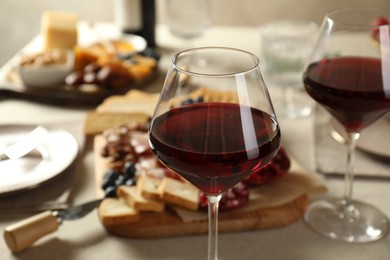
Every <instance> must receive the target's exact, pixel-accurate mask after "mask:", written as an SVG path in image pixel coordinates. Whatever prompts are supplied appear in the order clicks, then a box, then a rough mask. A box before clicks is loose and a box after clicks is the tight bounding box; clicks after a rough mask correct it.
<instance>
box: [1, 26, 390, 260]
mask: <svg viewBox="0 0 390 260" xmlns="http://www.w3.org/2000/svg"><path fill="white" fill-rule="evenodd" d="M157 42H158V46H159V47H158V50H159V51H160V53H161V54H162V59H161V62H160V72H161V75H160V76H159V77H158V78H157V79H156V81H154V82H153V83H151V84H150V85H147V86H145V88H144V90H145V91H148V92H158V91H159V90H160V88H161V86H162V82H163V80H164V73H165V70H166V68H167V64H168V62H169V58H170V57H171V55H172V53H173V52H174V51H175V49H177V48H180V47H182V42H181V41H180V40H178V39H175V38H173V37H172V36H171V35H170V34H169V32H168V31H167V29H166V27H165V26H164V25H159V27H158V28H157ZM192 44H193V45H223V46H231V47H237V48H241V49H245V50H248V51H251V52H253V53H256V54H258V53H259V46H260V39H259V35H258V30H257V29H256V28H251V27H234V28H231V27H213V28H211V29H210V31H209V32H208V33H207V34H206V35H205V36H204V37H202V38H200V39H198V40H196V41H195V42H193V43H192ZM270 92H271V96H272V97H273V98H277V97H278V95H279V92H278V90H277V89H274V88H273V87H272V86H270ZM307 102H311V100H310V99H309V98H308V97H307ZM0 111H1V116H0V124H10V123H23V124H30V123H31V124H57V125H61V124H62V125H63V126H64V128H65V129H66V127H67V126H69V124H74V125H76V126H77V125H81V126H82V123H83V121H84V118H85V115H86V112H87V111H88V109H85V108H84V109H83V108H64V107H56V106H49V105H44V104H39V103H33V102H29V101H24V100H16V99H0ZM276 111H277V107H276ZM313 119H314V116H313V115H311V116H309V117H306V118H302V119H296V120H289V119H285V118H282V117H279V122H280V125H281V129H282V136H283V141H282V142H283V145H284V147H285V148H286V149H287V151H288V152H289V153H290V154H291V155H292V156H294V157H295V158H296V160H298V162H300V163H301V164H302V165H303V166H304V167H305V168H307V169H308V170H309V171H310V172H311V173H312V174H314V175H315V176H316V177H318V178H321V179H323V181H324V182H325V184H326V185H327V187H328V188H329V192H328V194H323V195H320V196H341V195H342V193H343V188H344V183H343V179H342V178H337V177H329V178H326V179H325V178H323V176H322V175H321V174H319V173H316V172H315V170H314V169H315V167H314V158H313V154H314V153H313V149H314V140H313V136H314V135H313ZM78 134H79V135H81V133H80V132H79V133H78ZM71 171H72V173H73V184H72V186H71V187H69V189H71V194H72V195H71V197H72V198H71V199H72V201H73V202H74V203H79V202H83V201H88V200H90V199H93V198H95V196H96V193H95V183H94V161H93V150H92V140H90V139H88V138H87V139H86V140H85V144H84V147H83V149H82V150H81V151H80V154H79V157H78V159H77V161H76V163H75V165H73V166H72V169H71ZM68 172H69V171H68ZM64 174H66V173H64ZM50 185H54V184H52V183H48V184H44V185H42V186H43V187H40V188H38V189H50ZM37 194H38V195H37ZM33 195H34V196H39V192H36V191H34V190H32V191H27V192H25V193H24V194H22V195H15V196H33ZM354 197H355V198H356V199H359V200H364V201H365V202H367V203H371V204H373V205H375V206H377V207H378V208H380V209H381V210H382V211H383V212H384V213H385V214H386V215H388V216H389V215H390V203H388V201H387V198H388V197H390V189H389V182H388V180H384V179H380V180H378V179H356V180H355V184H354ZM3 199H4V198H3ZM5 199H7V200H10V201H12V200H13V196H10V197H8V198H5ZM0 210H1V209H0ZM30 215H31V213H25V214H5V212H0V230H1V231H2V230H3V229H4V228H5V227H6V226H8V225H10V224H12V223H14V222H16V221H19V220H21V219H23V218H26V217H28V216H30ZM389 245H390V237H386V238H384V239H382V240H379V241H377V242H374V243H368V244H350V243H343V242H339V241H333V240H330V239H326V238H323V237H321V236H319V235H317V234H315V233H313V232H312V231H311V230H309V229H308V227H307V226H305V224H304V222H303V221H298V222H296V223H294V224H292V225H289V226H287V227H283V228H278V229H272V230H261V231H248V232H238V233H228V234H220V235H219V255H220V259H283V260H285V259H299V260H305V259H307V260H311V259H317V260H325V259H326V260H328V259H354V260H360V259H362V260H363V259H376V260H381V259H383V260H385V259H390V246H389ZM206 253H207V236H205V235H201V236H187V237H179V238H166V239H153V240H144V239H128V238H119V237H115V236H112V235H109V234H107V233H106V231H105V230H104V229H103V227H102V225H101V224H100V222H99V220H98V216H97V214H96V211H95V212H93V213H91V214H89V215H87V216H86V217H84V218H82V219H79V220H77V221H69V222H65V223H63V224H62V225H61V227H60V229H59V230H58V231H57V232H55V233H53V234H50V235H49V236H46V237H44V238H42V239H40V240H39V241H37V242H36V243H35V244H34V245H33V246H32V247H31V248H29V249H28V250H26V251H24V252H22V253H19V254H17V255H12V254H11V253H10V251H9V250H8V248H7V247H6V245H5V242H4V241H3V240H2V239H1V240H0V259H107V258H109V259H113V260H114V259H125V258H126V259H171V260H173V259H189V260H190V259H205V258H206Z"/></svg>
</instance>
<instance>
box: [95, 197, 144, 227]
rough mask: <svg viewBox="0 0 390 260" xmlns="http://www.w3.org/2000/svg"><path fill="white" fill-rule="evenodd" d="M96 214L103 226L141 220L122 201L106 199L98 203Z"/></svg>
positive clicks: (137, 214) (134, 211) (136, 212)
mask: <svg viewBox="0 0 390 260" xmlns="http://www.w3.org/2000/svg"><path fill="white" fill-rule="evenodd" d="M98 214H99V216H100V219H101V220H102V223H103V225H107V226H111V225H120V224H127V223H134V222H138V221H139V220H140V219H141V218H140V215H139V213H138V211H136V210H135V209H134V208H131V207H129V206H128V205H127V204H126V202H125V201H124V200H123V199H117V198H106V199H104V200H103V201H102V203H100V206H99V208H98Z"/></svg>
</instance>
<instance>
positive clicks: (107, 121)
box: [84, 110, 149, 135]
mask: <svg viewBox="0 0 390 260" xmlns="http://www.w3.org/2000/svg"><path fill="white" fill-rule="evenodd" d="M148 121H149V116H148V115H146V114H144V113H98V112H96V111H95V110H93V111H89V112H88V113H87V117H86V119H85V123H84V133H85V134H86V135H95V134H100V133H102V132H103V131H104V130H106V129H109V128H115V127H119V126H121V125H127V126H129V127H132V126H134V125H136V124H146V123H147V122H148Z"/></svg>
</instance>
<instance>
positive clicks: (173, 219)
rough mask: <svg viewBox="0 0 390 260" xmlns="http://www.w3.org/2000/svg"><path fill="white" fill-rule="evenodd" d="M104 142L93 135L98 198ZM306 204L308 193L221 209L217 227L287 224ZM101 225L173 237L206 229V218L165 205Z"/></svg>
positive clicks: (136, 234)
mask: <svg viewBox="0 0 390 260" xmlns="http://www.w3.org/2000/svg"><path fill="white" fill-rule="evenodd" d="M104 142H105V140H104V138H103V137H102V136H101V135H97V136H95V139H94V151H95V167H96V169H95V172H96V176H95V177H96V184H97V193H98V196H99V197H101V196H102V193H103V192H102V190H101V189H100V186H101V182H102V176H103V174H104V172H105V171H106V169H107V161H106V159H105V158H102V157H101V155H100V151H101V148H102V147H103V146H104ZM307 205H308V196H307V195H306V194H304V195H301V196H299V197H298V198H295V199H292V200H291V201H289V202H287V203H285V204H282V205H278V206H273V207H261V208H255V209H251V210H249V211H239V210H232V211H229V212H223V213H221V214H220V215H219V227H218V229H219V232H221V233H224V232H238V231H247V230H256V229H271V228H278V227H283V226H287V225H289V224H292V223H294V222H296V221H298V220H300V219H301V218H302V216H303V213H304V211H305V209H306V207H307ZM205 214H206V213H205ZM103 226H104V228H105V229H106V230H107V231H108V232H109V233H111V234H114V235H118V236H123V237H132V238H163V237H177V236H187V235H199V234H206V233H207V232H208V221H207V219H202V220H197V221H190V222H184V221H183V220H182V219H181V218H180V217H179V216H178V215H177V214H176V212H175V211H173V210H171V209H169V208H168V209H167V210H166V211H165V212H162V213H141V220H140V221H138V222H135V223H130V224H120V225H103Z"/></svg>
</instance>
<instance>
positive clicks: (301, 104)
mask: <svg viewBox="0 0 390 260" xmlns="http://www.w3.org/2000/svg"><path fill="white" fill-rule="evenodd" d="M317 33H318V25H317V24H316V23H314V22H312V21H306V20H297V19H290V20H287V19H282V20H275V21H271V22H270V23H267V24H265V25H264V26H262V27H261V30H260V36H261V51H260V52H261V55H262V58H263V59H262V61H263V64H262V65H263V66H262V68H263V69H264V76H265V79H266V80H267V82H268V84H269V87H272V86H274V87H278V88H279V89H280V90H281V92H282V97H281V98H280V99H279V100H274V105H275V107H276V108H277V113H278V115H279V116H282V117H286V118H289V119H296V118H301V117H306V116H308V115H310V113H311V104H309V103H308V102H307V100H305V99H304V98H305V93H304V91H303V84H302V73H303V69H304V66H305V62H306V61H307V59H308V57H309V54H310V49H311V48H312V46H313V44H314V41H315V39H316V36H317Z"/></svg>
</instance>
